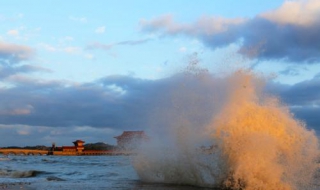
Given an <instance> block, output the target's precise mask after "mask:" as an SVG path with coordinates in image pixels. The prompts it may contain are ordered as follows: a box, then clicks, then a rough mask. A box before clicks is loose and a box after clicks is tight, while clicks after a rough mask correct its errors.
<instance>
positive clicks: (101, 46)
mask: <svg viewBox="0 0 320 190" xmlns="http://www.w3.org/2000/svg"><path fill="white" fill-rule="evenodd" d="M150 40H151V39H149V38H147V39H140V40H127V41H120V42H116V43H111V44H103V43H100V42H94V43H91V44H89V45H87V47H86V49H87V50H94V49H101V50H105V51H108V50H110V49H112V48H114V47H116V46H123V45H129V46H135V45H140V44H144V43H147V42H149V41H150Z"/></svg>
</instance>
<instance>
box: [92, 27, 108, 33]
mask: <svg viewBox="0 0 320 190" xmlns="http://www.w3.org/2000/svg"><path fill="white" fill-rule="evenodd" d="M105 31H106V27H105V26H100V27H98V28H97V29H96V30H95V31H94V32H95V33H97V34H103V33H104V32H105Z"/></svg>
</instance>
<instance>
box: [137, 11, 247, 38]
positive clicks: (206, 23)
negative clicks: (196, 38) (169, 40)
mask: <svg viewBox="0 0 320 190" xmlns="http://www.w3.org/2000/svg"><path fill="white" fill-rule="evenodd" d="M245 21H246V20H245V19H243V18H234V19H229V18H222V17H207V16H203V17H201V18H199V19H198V20H197V21H196V22H195V23H192V24H185V23H178V22H176V21H175V20H174V19H173V16H172V15H163V16H160V17H158V18H155V19H153V20H145V19H143V20H141V21H140V26H141V27H142V29H143V30H147V31H157V30H161V31H163V32H165V33H169V34H179V33H186V34H192V35H196V34H206V35H212V34H217V33H221V32H224V31H226V30H228V28H229V27H231V26H235V25H240V24H242V23H244V22H245Z"/></svg>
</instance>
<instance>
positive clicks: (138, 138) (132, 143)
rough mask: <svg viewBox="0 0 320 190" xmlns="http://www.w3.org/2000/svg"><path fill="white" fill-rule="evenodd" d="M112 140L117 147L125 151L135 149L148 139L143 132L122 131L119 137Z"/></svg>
mask: <svg viewBox="0 0 320 190" xmlns="http://www.w3.org/2000/svg"><path fill="white" fill-rule="evenodd" d="M114 138H116V139H117V146H118V147H119V148H120V149H125V150H132V149H135V148H137V146H138V145H139V144H141V143H143V142H145V141H147V140H148V139H149V137H148V136H147V135H146V134H145V133H144V131H123V133H122V134H121V135H119V136H116V137H114Z"/></svg>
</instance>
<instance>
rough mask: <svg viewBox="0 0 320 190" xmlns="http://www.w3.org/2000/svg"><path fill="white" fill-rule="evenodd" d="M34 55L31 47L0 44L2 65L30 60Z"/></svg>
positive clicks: (0, 61) (0, 62)
mask: <svg viewBox="0 0 320 190" xmlns="http://www.w3.org/2000/svg"><path fill="white" fill-rule="evenodd" d="M34 53H35V52H34V50H33V49H32V48H30V47H29V46H24V45H17V44H10V43H4V42H0V65H13V64H17V63H20V62H21V61H26V60H29V59H31V58H32V57H33V56H34Z"/></svg>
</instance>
